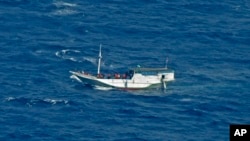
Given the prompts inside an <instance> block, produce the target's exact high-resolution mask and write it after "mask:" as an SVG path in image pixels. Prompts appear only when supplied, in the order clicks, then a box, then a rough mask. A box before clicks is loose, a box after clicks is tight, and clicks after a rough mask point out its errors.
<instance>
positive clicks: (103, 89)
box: [94, 85, 114, 91]
mask: <svg viewBox="0 0 250 141" xmlns="http://www.w3.org/2000/svg"><path fill="white" fill-rule="evenodd" d="M94 89H96V90H102V91H110V90H113V89H114V88H112V87H103V86H97V85H95V86H94Z"/></svg>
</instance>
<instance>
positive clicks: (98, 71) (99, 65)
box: [97, 44, 102, 74]
mask: <svg viewBox="0 0 250 141" xmlns="http://www.w3.org/2000/svg"><path fill="white" fill-rule="evenodd" d="M101 51H102V44H100V50H99V56H98V68H97V74H100V67H101V59H102V52H101Z"/></svg>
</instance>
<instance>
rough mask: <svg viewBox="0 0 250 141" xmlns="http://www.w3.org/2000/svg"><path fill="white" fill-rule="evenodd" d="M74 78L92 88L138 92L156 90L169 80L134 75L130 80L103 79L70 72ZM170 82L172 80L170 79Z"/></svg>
mask: <svg viewBox="0 0 250 141" xmlns="http://www.w3.org/2000/svg"><path fill="white" fill-rule="evenodd" d="M71 73H72V74H73V76H74V77H75V78H77V79H78V80H79V81H81V82H82V83H84V84H89V85H93V86H102V87H110V88H118V89H127V90H138V89H147V88H157V87H162V86H163V85H164V86H166V84H165V83H166V82H167V81H170V79H167V78H166V79H164V80H163V79H159V78H158V77H153V76H152V77H144V76H142V75H135V76H134V77H133V78H131V79H103V78H97V77H95V76H92V75H88V74H83V73H79V72H71ZM171 80H172V79H171Z"/></svg>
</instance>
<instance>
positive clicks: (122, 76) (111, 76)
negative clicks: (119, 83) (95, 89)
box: [97, 73, 132, 79]
mask: <svg viewBox="0 0 250 141" xmlns="http://www.w3.org/2000/svg"><path fill="white" fill-rule="evenodd" d="M97 78H104V79H128V78H132V75H128V74H127V73H125V74H120V73H114V74H97Z"/></svg>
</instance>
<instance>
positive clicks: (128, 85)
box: [70, 45, 174, 90]
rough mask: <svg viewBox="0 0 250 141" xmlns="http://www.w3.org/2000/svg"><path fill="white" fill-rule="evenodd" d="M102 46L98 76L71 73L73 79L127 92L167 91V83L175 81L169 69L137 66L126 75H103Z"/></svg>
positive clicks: (81, 72)
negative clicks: (156, 89)
mask: <svg viewBox="0 0 250 141" xmlns="http://www.w3.org/2000/svg"><path fill="white" fill-rule="evenodd" d="M101 49H102V46H101V45H100V49H99V57H98V66H97V74H96V75H93V74H90V73H87V72H86V71H70V73H71V74H72V75H71V78H74V79H76V80H78V81H79V82H81V83H84V84H88V85H91V86H98V87H105V88H117V89H126V90H138V89H146V88H156V87H162V88H164V89H166V83H167V82H169V81H173V80H174V71H173V70H171V69H169V68H167V67H163V68H143V67H140V66H137V67H135V68H132V69H129V70H128V71H127V72H126V73H123V74H119V73H114V74H112V75H111V74H102V73H101V71H100V70H101V59H102V53H101Z"/></svg>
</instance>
